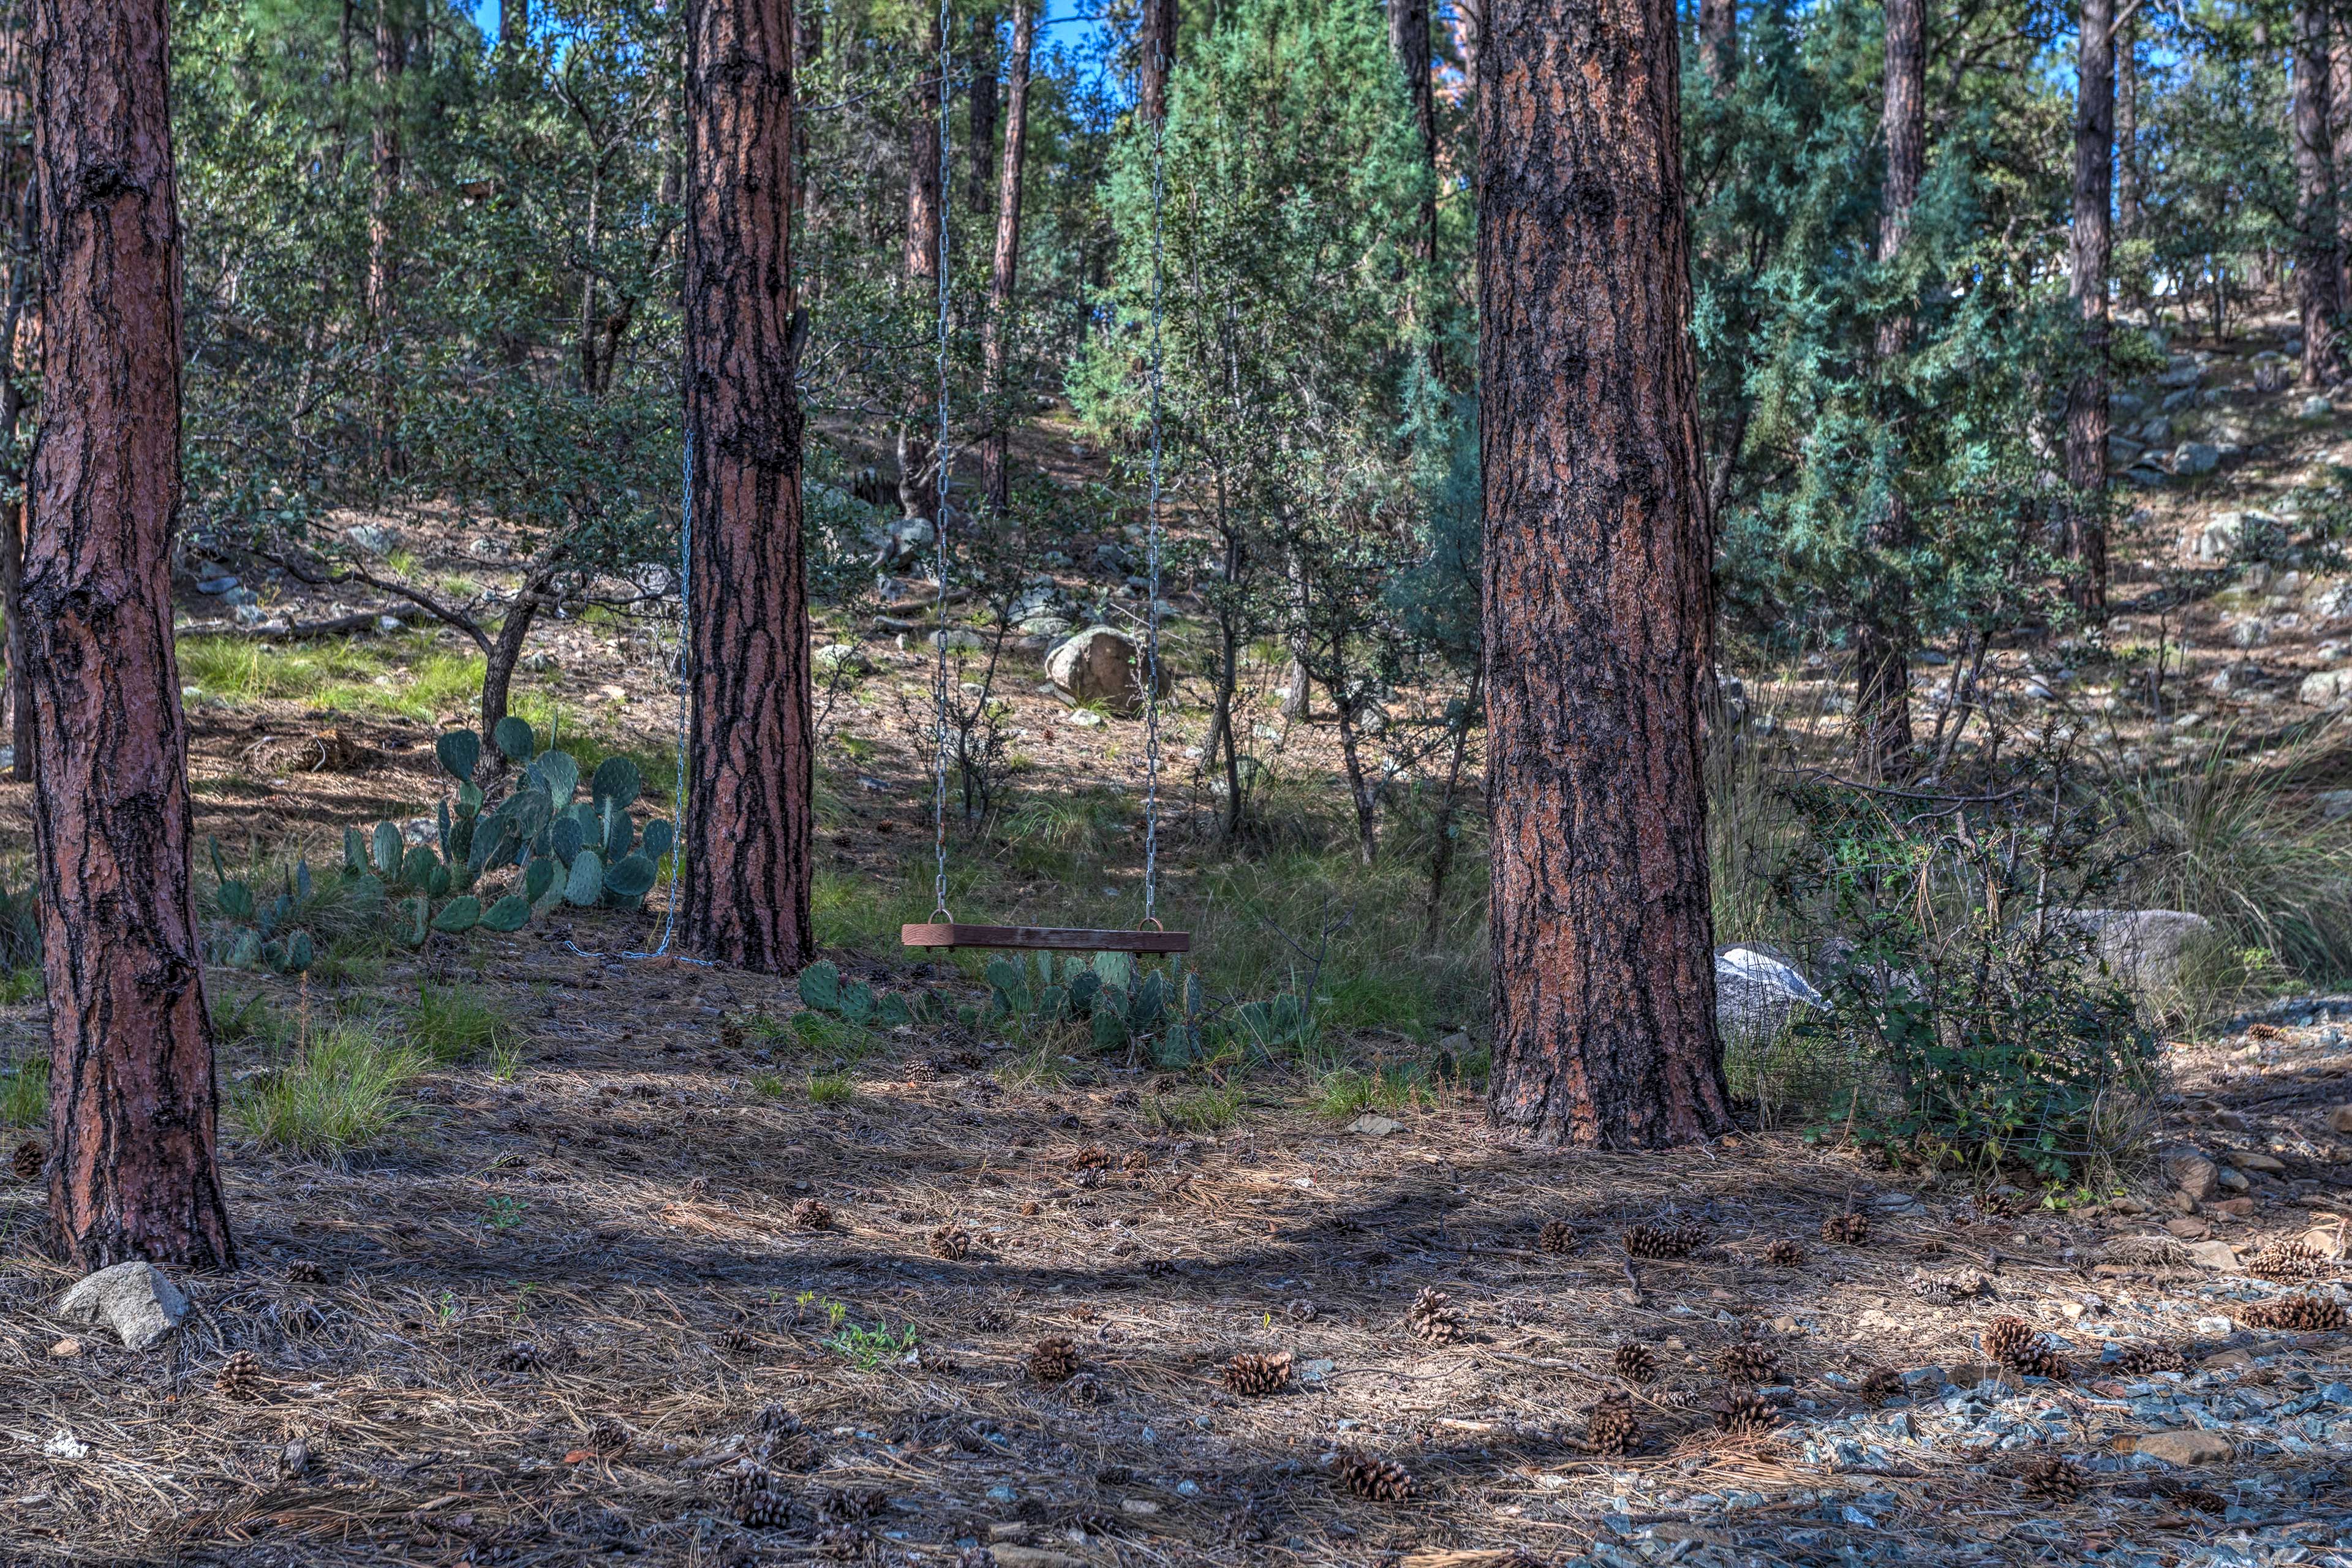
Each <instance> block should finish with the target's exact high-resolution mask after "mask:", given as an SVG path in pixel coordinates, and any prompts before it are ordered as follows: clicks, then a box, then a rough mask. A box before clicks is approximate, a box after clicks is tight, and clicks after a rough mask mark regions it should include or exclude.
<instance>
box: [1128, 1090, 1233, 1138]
mask: <svg viewBox="0 0 2352 1568" xmlns="http://www.w3.org/2000/svg"><path fill="white" fill-rule="evenodd" d="M1241 1113H1242V1089H1241V1085H1239V1084H1237V1083H1227V1084H1223V1085H1217V1086H1213V1087H1204V1088H1201V1089H1184V1090H1181V1091H1180V1092H1178V1093H1175V1094H1163V1095H1155V1096H1154V1097H1153V1098H1152V1100H1151V1103H1150V1116H1151V1119H1152V1121H1154V1122H1156V1123H1158V1124H1159V1125H1160V1127H1162V1128H1165V1129H1166V1130H1167V1131H1171V1132H1196V1133H1197V1132H1222V1131H1224V1130H1225V1129H1226V1128H1228V1127H1231V1126H1232V1125H1233V1124H1234V1122H1235V1121H1239V1120H1240V1119H1241Z"/></svg>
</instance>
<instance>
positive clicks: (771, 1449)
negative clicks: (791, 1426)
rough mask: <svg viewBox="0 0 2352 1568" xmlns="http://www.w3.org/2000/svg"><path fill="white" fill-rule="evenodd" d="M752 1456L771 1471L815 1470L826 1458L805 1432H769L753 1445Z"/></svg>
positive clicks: (814, 1441)
mask: <svg viewBox="0 0 2352 1568" xmlns="http://www.w3.org/2000/svg"><path fill="white" fill-rule="evenodd" d="M750 1451H751V1456H752V1457H753V1458H756V1459H758V1460H759V1461H760V1462H761V1464H763V1465H766V1466H767V1467H769V1468H771V1469H778V1470H814V1469H815V1468H817V1466H818V1465H819V1464H820V1463H821V1462H823V1459H824V1456H823V1455H821V1454H819V1453H818V1452H817V1451H816V1439H815V1438H814V1437H812V1436H809V1435H808V1434H807V1433H805V1432H769V1433H766V1434H764V1435H762V1436H761V1438H760V1440H759V1441H758V1442H756V1443H753V1444H752V1445H751V1449H750Z"/></svg>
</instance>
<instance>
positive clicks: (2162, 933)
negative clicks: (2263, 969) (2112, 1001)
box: [2052, 910, 2220, 996]
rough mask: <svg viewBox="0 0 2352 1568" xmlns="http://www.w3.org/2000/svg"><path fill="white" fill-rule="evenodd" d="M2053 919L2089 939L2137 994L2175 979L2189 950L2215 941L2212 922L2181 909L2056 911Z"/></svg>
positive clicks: (2168, 985)
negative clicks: (2090, 938) (2092, 939)
mask: <svg viewBox="0 0 2352 1568" xmlns="http://www.w3.org/2000/svg"><path fill="white" fill-rule="evenodd" d="M2052 918H2053V920H2054V921H2059V922H2062V923H2063V925H2065V926H2068V927H2071V928H2073V929H2074V930H2076V931H2081V932H2083V933H2084V934H2085V935H2087V936H2090V937H2092V938H2094V939H2095V942H2096V945H2097V949H2098V954H2099V957H2100V959H2101V960H2102V961H2104V962H2105V964H2106V965H2107V967H2108V968H2109V969H2110V970H2112V971H2113V972H2114V973H2115V975H2116V978H2117V979H2118V980H2120V981H2121V982H2122V983H2123V984H2125V986H2126V987H2127V988H2128V989H2130V990H2131V991H2133V992H2134V993H2136V994H2139V995H2142V996H2145V995H2147V994H2151V993H2155V992H2161V991H2165V990H2168V989H2170V988H2171V987H2172V986H2173V985H2175V984H2179V979H2180V965H2181V961H2182V959H2183V957H2184V956H2185V955H2186V953H2187V952H2188V951H2189V948H2191V947H2192V946H2197V945H2201V944H2203V943H2206V942H2215V941H2218V940H2220V933H2219V932H2218V931H2215V930H2214V927H2213V922H2212V921H2209V920H2207V919H2206V918H2205V917H2204V916H2203V915H2199V914H2190V913H2189V912H2188V911H2187V910H2057V911H2055V912H2054V913H2053V917H2052Z"/></svg>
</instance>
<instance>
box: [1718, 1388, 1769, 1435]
mask: <svg viewBox="0 0 2352 1568" xmlns="http://www.w3.org/2000/svg"><path fill="white" fill-rule="evenodd" d="M1779 1419H1780V1412H1779V1411H1777V1410H1775V1409H1773V1408H1772V1402H1771V1401H1770V1400H1769V1399H1767V1398H1765V1397H1764V1396H1763V1395H1762V1394H1733V1395H1732V1396H1731V1397H1730V1398H1729V1399H1727V1400H1726V1401H1725V1402H1724V1403H1723V1404H1721V1405H1717V1407H1716V1411H1715V1424H1716V1425H1717V1426H1720V1427H1722V1428H1723V1429H1724V1430H1725V1431H1727V1432H1762V1431H1765V1430H1768V1429H1769V1427H1770V1426H1772V1424H1773V1423H1774V1422H1775V1421H1777V1420H1779Z"/></svg>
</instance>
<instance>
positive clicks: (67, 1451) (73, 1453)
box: [41, 1426, 89, 1459]
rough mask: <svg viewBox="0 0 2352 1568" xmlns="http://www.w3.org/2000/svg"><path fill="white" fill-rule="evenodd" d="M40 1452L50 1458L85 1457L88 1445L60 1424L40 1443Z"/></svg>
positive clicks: (86, 1456) (87, 1452)
mask: <svg viewBox="0 0 2352 1568" xmlns="http://www.w3.org/2000/svg"><path fill="white" fill-rule="evenodd" d="M41 1452H42V1453H44V1454H47V1456H48V1457H49V1458H52V1459H87V1458H89V1444H87V1443H85V1442H83V1441H82V1440H81V1439H80V1438H79V1437H77V1436H74V1435H73V1434H72V1433H70V1432H68V1431H67V1430H66V1429H65V1428H64V1427H62V1426H60V1427H58V1429H57V1430H56V1431H55V1432H53V1433H51V1434H50V1435H49V1440H48V1441H47V1442H46V1443H44V1444H42V1445H41Z"/></svg>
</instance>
